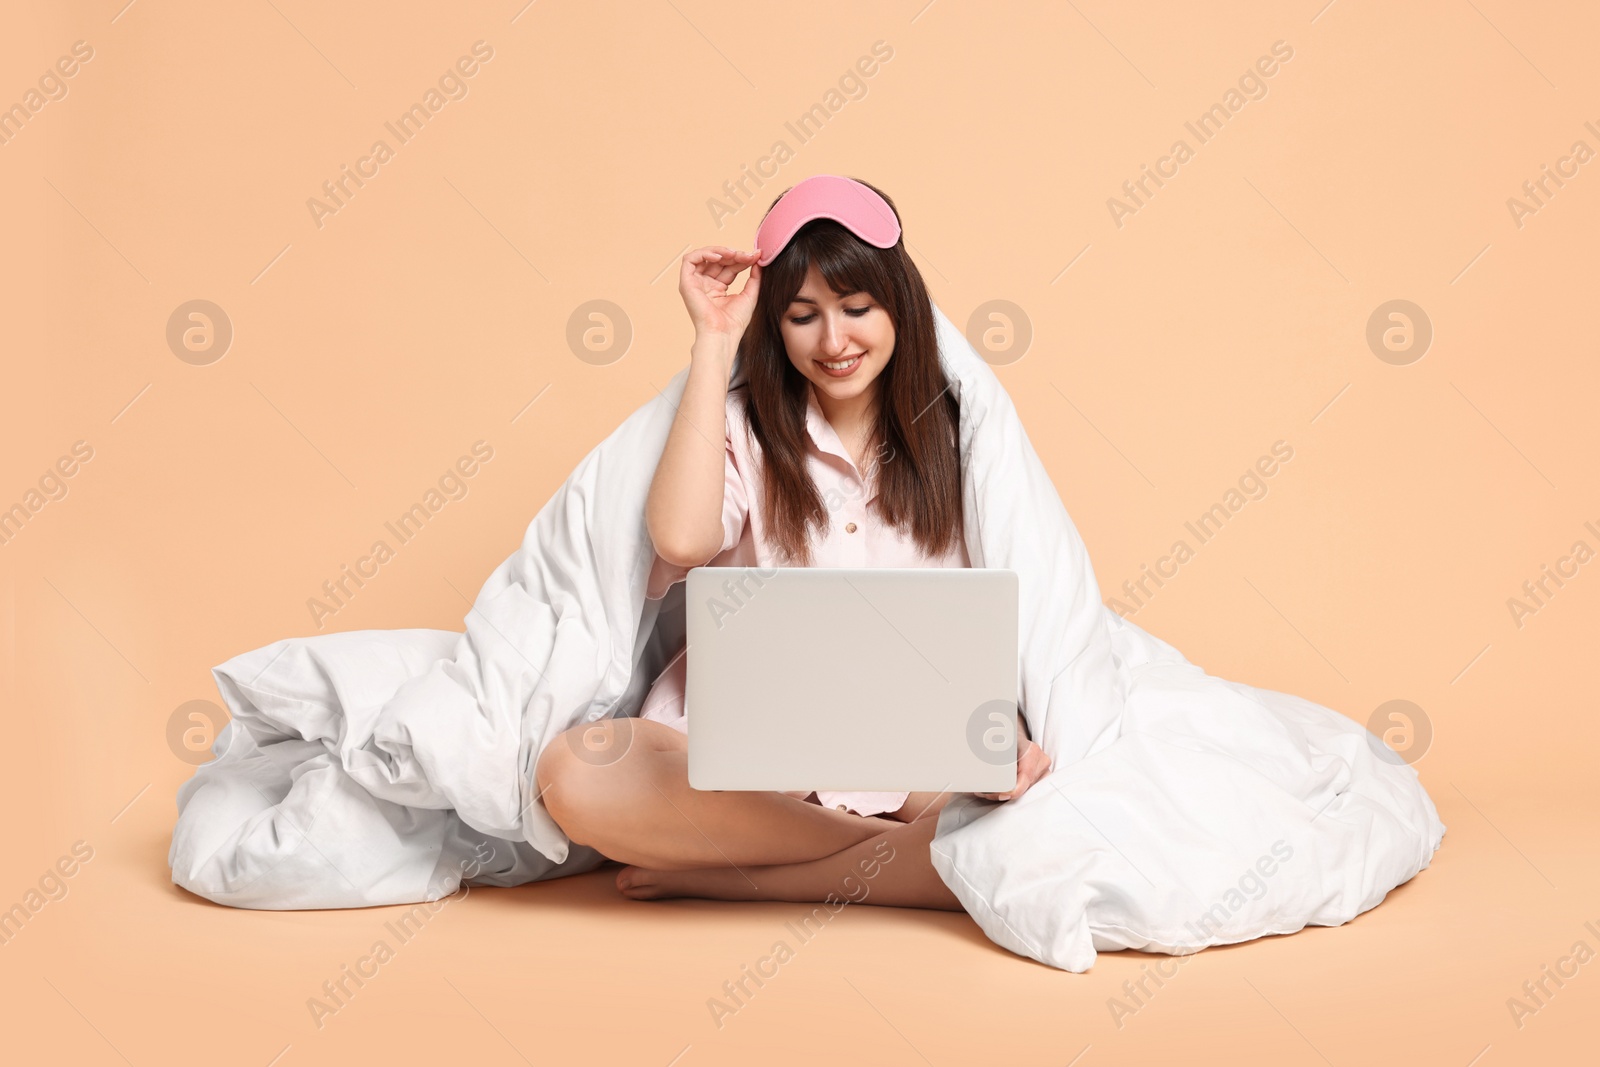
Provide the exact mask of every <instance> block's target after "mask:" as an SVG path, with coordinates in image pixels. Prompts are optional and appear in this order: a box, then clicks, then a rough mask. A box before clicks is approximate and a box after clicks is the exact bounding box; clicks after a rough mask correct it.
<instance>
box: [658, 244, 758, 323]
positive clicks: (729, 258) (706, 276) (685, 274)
mask: <svg viewBox="0 0 1600 1067" xmlns="http://www.w3.org/2000/svg"><path fill="white" fill-rule="evenodd" d="M758 258H759V255H758V254H757V253H755V252H739V251H736V250H734V249H732V248H724V247H723V246H721V245H707V246H706V247H704V248H697V249H695V250H694V251H693V252H690V253H689V254H688V255H686V256H684V257H683V265H682V267H681V268H680V269H679V271H678V292H679V293H680V294H682V296H683V303H684V306H685V307H687V308H688V309H689V318H690V319H691V320H692V321H693V322H694V331H695V335H696V336H698V337H706V336H720V337H725V338H727V339H729V340H731V341H732V342H734V343H735V344H737V343H738V341H739V338H740V337H742V336H744V331H745V327H747V326H749V325H750V318H751V316H752V315H753V314H755V309H756V296H757V294H758V293H759V292H760V291H761V268H760V267H758V266H756V260H757V259H758ZM746 267H748V268H750V277H749V278H748V279H747V280H746V281H745V283H744V288H743V289H741V290H739V291H738V292H737V293H729V292H728V286H729V285H731V284H732V283H733V280H734V279H735V278H737V277H738V276H739V274H740V272H741V271H743V270H744V269H745V268H746Z"/></svg>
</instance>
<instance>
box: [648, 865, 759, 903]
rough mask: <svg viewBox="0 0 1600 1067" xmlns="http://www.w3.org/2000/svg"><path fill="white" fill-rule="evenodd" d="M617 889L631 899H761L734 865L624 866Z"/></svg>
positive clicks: (754, 888)
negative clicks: (687, 867)
mask: <svg viewBox="0 0 1600 1067" xmlns="http://www.w3.org/2000/svg"><path fill="white" fill-rule="evenodd" d="M617 889H618V890H619V891H621V893H622V895H623V896H625V897H627V898H628V899H630V900H664V899H667V898H669V897H699V898H702V899H705V900H758V899H760V897H759V893H758V890H757V889H756V887H755V886H754V885H752V884H751V883H750V881H749V880H748V879H746V877H745V876H744V875H743V874H741V873H740V872H739V871H737V870H734V869H733V868H732V867H703V868H699V869H696V870H687V871H657V870H651V869H649V868H647V867H624V868H622V870H620V871H618V872H617Z"/></svg>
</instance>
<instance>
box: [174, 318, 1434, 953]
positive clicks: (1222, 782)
mask: <svg viewBox="0 0 1600 1067" xmlns="http://www.w3.org/2000/svg"><path fill="white" fill-rule="evenodd" d="M937 318H938V327H939V344H940V351H941V358H942V360H943V362H944V366H945V372H946V374H947V376H948V377H949V378H950V379H951V381H952V382H953V383H954V385H955V388H956V390H958V398H959V400H960V402H961V453H962V469H963V481H964V493H965V510H966V515H967V516H968V522H967V535H966V536H967V551H968V554H969V556H970V558H971V560H972V564H973V566H975V567H1004V568H1010V569H1012V570H1015V571H1016V572H1017V573H1018V575H1019V578H1020V583H1019V584H1020V612H1021V618H1020V635H1019V636H1020V650H1021V679H1020V680H1021V689H1020V698H1021V699H1020V702H1021V707H1022V711H1023V714H1024V715H1025V716H1026V717H1027V720H1028V727H1029V730H1030V732H1031V733H1032V735H1033V736H1034V737H1035V738H1036V739H1037V740H1038V741H1039V743H1040V745H1041V746H1042V747H1043V748H1044V750H1045V751H1046V752H1047V753H1048V754H1049V755H1050V757H1051V759H1052V761H1053V765H1054V770H1053V771H1052V773H1051V774H1050V775H1049V776H1048V777H1047V778H1046V779H1044V780H1043V781H1041V782H1040V783H1039V784H1038V785H1036V786H1035V787H1034V788H1032V789H1031V790H1029V791H1028V792H1027V793H1026V794H1024V795H1023V796H1022V797H1021V798H1019V799H1017V800H1014V801H1009V802H1006V803H990V802H986V801H981V800H978V799H976V798H974V797H971V796H963V797H959V798H957V799H956V800H954V801H952V802H951V803H950V805H949V806H948V807H947V808H946V809H945V810H944V812H942V813H941V815H940V816H939V823H938V832H937V834H936V836H935V838H934V840H933V846H932V849H933V855H932V859H933V863H934V866H935V868H936V869H937V870H938V872H939V875H940V877H941V878H943V879H944V881H945V882H946V884H948V885H949V887H950V888H951V890H952V891H953V892H954V893H955V894H956V896H957V897H958V898H959V899H960V900H961V902H962V904H963V905H964V906H965V907H966V909H967V911H968V912H969V913H970V914H971V915H972V916H973V918H974V919H975V920H976V921H977V922H978V923H979V925H980V926H981V927H982V928H983V930H984V932H985V933H987V934H988V936H989V937H990V938H991V939H993V940H994V941H995V942H997V943H998V944H1000V945H1003V946H1005V947H1006V948H1008V949H1010V950H1011V951H1013V952H1016V953H1019V954H1022V955H1025V956H1029V957H1031V958H1033V959H1036V960H1039V961H1041V962H1043V963H1046V964H1049V965H1051V966H1054V967H1060V968H1065V969H1067V970H1072V971H1083V970H1087V969H1088V968H1089V967H1090V965H1092V964H1093V962H1094V959H1095V953H1096V952H1097V951H1102V950H1117V949H1123V948H1135V949H1144V950H1148V951H1155V952H1165V953H1189V952H1194V951H1197V950H1199V949H1201V948H1204V947H1206V946H1208V945H1217V944H1228V943H1232V942H1236V941H1244V940H1249V939H1251V938H1255V937H1261V936H1263V935H1266V934H1282V933H1291V932H1293V931H1296V930H1299V929H1301V928H1302V927H1304V926H1306V925H1308V924H1315V925H1322V926H1336V925H1339V924H1341V923H1344V922H1347V921H1349V920H1350V919H1351V918H1353V917H1355V916H1356V915H1358V914H1360V913H1361V912H1363V911H1366V910H1367V909H1369V908H1372V907H1374V906H1375V905H1377V904H1378V903H1379V902H1380V901H1381V900H1382V899H1383V898H1384V896H1385V894H1387V893H1388V892H1389V890H1391V889H1393V888H1394V887H1395V886H1397V885H1399V884H1401V883H1403V882H1405V881H1407V880H1408V879H1410V878H1411V877H1412V876H1413V875H1415V874H1416V873H1417V872H1418V871H1420V870H1421V869H1422V868H1424V867H1426V866H1428V864H1429V862H1430V861H1431V859H1432V857H1433V853H1434V850H1435V849H1437V848H1438V847H1439V844H1440V841H1441V839H1442V837H1443V835H1444V831H1445V827H1444V825H1443V824H1442V823H1441V822H1440V821H1439V816H1438V812H1437V811H1436V810H1435V808H1434V805H1433V802H1432V801H1431V800H1430V799H1429V797H1428V794H1427V793H1426V791H1425V790H1424V789H1423V788H1422V785H1421V783H1420V782H1419V781H1418V778H1417V773H1416V771H1415V770H1414V769H1413V768H1412V767H1410V766H1409V765H1407V764H1406V763H1404V762H1403V761H1401V760H1400V759H1399V758H1398V757H1395V756H1394V755H1393V754H1391V753H1389V752H1388V750H1387V749H1385V748H1384V747H1383V746H1382V744H1381V743H1380V742H1377V741H1376V740H1375V739H1374V738H1373V737H1372V736H1371V735H1370V734H1369V733H1368V732H1367V731H1366V729H1365V728H1364V727H1363V726H1361V725H1360V724H1359V723H1357V722H1355V721H1353V720H1351V719H1349V718H1346V717H1345V716H1343V715H1341V714H1339V713H1337V712H1335V711H1332V710H1330V709H1328V708H1325V707H1322V706H1320V705H1317V704H1313V703H1311V702H1309V701H1306V700H1302V699H1299V698H1297V697H1293V696H1288V695H1285V694H1282V693H1275V692H1270V691H1267V690H1262V689H1255V688H1252V687H1250V686H1246V685H1241V684H1239V683H1236V682H1230V681H1226V680H1224V679H1221V678H1216V677H1213V676H1211V675H1207V674H1206V673H1205V672H1203V671H1201V670H1200V669H1199V668H1198V667H1196V666H1194V665H1193V664H1191V663H1189V662H1188V661H1187V660H1186V659H1185V658H1184V657H1183V656H1182V655H1181V654H1180V653H1179V652H1178V651H1177V650H1176V649H1174V648H1173V647H1172V646H1170V645H1168V644H1166V643H1165V642H1163V641H1160V640H1158V639H1157V638H1155V637H1152V636H1151V635H1150V634H1147V633H1145V632H1144V631H1143V630H1141V629H1140V628H1139V627H1137V626H1135V625H1134V624H1133V623H1131V622H1129V621H1127V620H1125V619H1122V618H1120V617H1119V616H1117V615H1116V614H1115V613H1114V612H1113V611H1111V610H1110V609H1109V608H1107V607H1105V605H1104V604H1102V603H1101V600H1100V592H1099V587H1098V585H1097V583H1096V582H1095V577H1094V571H1093V569H1092V567H1091V566H1090V563H1089V557H1088V553H1087V552H1086V550H1085V548H1084V544H1083V541H1082V539H1081V538H1080V537H1079V536H1078V532H1077V530H1076V528H1075V527H1074V526H1073V524H1072V520H1071V519H1070V518H1069V517H1068V516H1067V512H1066V509H1065V508H1064V507H1063V506H1062V503H1061V499H1060V497H1059V495H1058V494H1057V492H1056V489H1055V486H1054V485H1053V484H1052V483H1051V481H1050V479H1049V477H1048V475H1047V474H1046V473H1045V469H1044V467H1043V465H1042V464H1041V463H1040V461H1039V458H1038V456H1037V455H1036V454H1035V453H1034V451H1033V447H1032V445H1031V444H1030V443H1029V441H1028V437H1027V434H1026V433H1025V432H1024V430H1023V427H1022V423H1021V421H1020V419H1019V418H1018V416H1017V413H1016V409H1015V408H1014V407H1013V405H1012V403H1011V400H1010V398H1009V397H1008V396H1007V395H1006V393H1005V391H1004V389H1003V388H1001V386H1000V383H999V381H998V380H997V379H996V377H995V375H994V373H993V372H992V371H991V370H990V369H989V367H988V365H987V364H985V363H984V361H983V360H982V359H981V358H980V357H979V356H978V355H977V353H976V352H974V351H973V349H972V347H971V346H970V345H969V344H968V343H967V341H966V339H965V338H964V337H963V336H962V335H961V333H960V331H959V330H957V329H956V328H955V327H954V326H953V325H952V324H951V323H950V321H949V320H948V319H947V318H946V317H945V316H944V314H943V313H942V312H940V313H937ZM735 375H736V377H742V368H736V369H735ZM686 377H687V371H684V372H681V373H679V375H678V376H677V377H676V378H674V379H673V381H672V383H671V384H670V385H669V386H668V387H667V388H666V390H665V391H664V393H663V395H661V396H659V397H656V398H654V399H652V400H651V401H649V402H648V403H646V404H645V405H644V406H643V407H641V408H640V409H639V410H638V411H636V412H634V413H633V414H632V415H631V416H629V417H628V418H627V419H626V420H625V421H624V422H623V423H622V425H621V426H619V427H618V428H617V429H616V430H615V431H614V432H613V433H612V434H611V435H610V436H609V437H607V438H606V439H605V440H604V441H602V442H601V443H600V444H599V445H598V446H597V447H596V448H595V449H594V450H593V451H592V452H590V453H589V455H587V456H586V457H585V458H584V459H583V461H582V462H581V463H579V464H578V466H577V468H576V469H575V470H574V471H573V472H572V474H571V476H570V477H569V478H568V479H567V481H566V482H565V483H564V484H563V485H562V486H561V488H560V489H558V490H557V491H556V493H555V495H554V496H553V497H552V498H551V499H550V500H549V502H548V503H546V504H545V506H544V507H543V508H541V509H540V511H539V513H538V514H537V515H536V516H535V518H534V520H533V522H532V524H531V525H530V526H529V527H528V531H527V533H526V535H525V536H524V538H523V542H522V545H521V547H520V548H519V549H518V550H517V551H516V552H515V553H513V554H512V555H511V557H510V558H509V559H507V560H505V561H504V562H503V563H502V564H501V565H500V566H499V567H498V568H496V570H495V571H494V573H493V574H491V575H490V576H489V579H488V581H487V582H485V583H484V586H483V588H482V590H481V591H480V592H479V593H478V596H477V599H476V602H475V604H474V606H473V608H472V610H471V611H470V612H469V613H468V615H467V617H466V620H465V626H466V632H465V633H455V632H451V631H443V630H365V631H358V632H352V633H341V634H326V635H318V636H313V637H302V638H288V639H285V640H283V641H279V642H276V643H274V644H271V645H268V646H266V647H264V648H259V649H256V650H255V651H253V652H247V653H245V654H243V655H240V656H237V657H235V658H233V659H231V660H229V661H228V662H227V663H224V664H222V665H221V666H219V667H217V668H215V669H214V671H213V674H214V675H215V677H216V680H217V685H218V687H219V689H220V690H221V693H222V696H223V699H224V700H225V701H226V703H227V705H228V709H229V711H230V712H231V713H232V716H233V718H232V721H231V722H229V723H228V725H227V726H226V727H225V728H224V729H223V730H222V732H221V733H220V734H219V735H218V737H217V740H216V743H215V744H214V746H213V753H214V756H215V758H214V759H212V760H211V762H209V763H207V764H205V765H203V766H201V767H200V768H198V769H197V771H196V772H195V775H194V777H193V778H192V779H191V780H189V781H188V782H186V783H184V785H183V786H182V787H181V788H180V789H179V791H178V798H177V799H178V822H177V825H176V827H175V829H174V831H173V837H172V847H171V851H170V853H169V857H168V860H169V863H170V865H171V867H172V877H173V881H175V882H176V883H177V884H179V885H181V886H183V887H184V888H186V889H188V890H190V891H191V892H194V893H197V894H199V895H200V896H203V897H206V898H208V899H210V900H213V901H216V902H218V903H221V904H229V905H232V906H234V907H242V908H267V909H288V908H342V907H363V906H370V905H377V904H400V903H412V902H422V901H429V900H435V899H438V898H439V897H441V896H445V895H448V894H450V893H453V892H455V891H456V890H457V889H458V888H459V887H460V886H461V884H463V882H465V883H466V884H468V885H473V886H479V885H516V884H519V883H522V882H528V881H533V880H537V879H544V878H554V877H560V876H562V875H567V874H575V873H579V872H582V871H587V870H592V869H593V868H594V867H596V866H598V865H599V864H600V863H601V862H602V857H601V856H600V855H599V854H597V853H596V852H595V851H594V850H593V849H589V848H586V847H583V846H580V845H574V844H572V843H571V842H570V841H569V840H568V839H567V838H566V836H565V835H564V834H563V833H562V832H561V830H560V828H559V827H558V826H557V825H556V824H555V823H554V821H552V820H551V818H550V816H549V814H548V812H546V810H545V808H544V805H543V804H542V802H541V801H539V800H538V798H537V797H536V796H535V795H534V791H533V786H532V778H533V775H532V769H533V765H534V760H535V758H536V757H537V755H538V754H539V752H540V751H541V750H542V749H543V747H544V746H545V745H546V744H548V743H550V741H551V740H552V739H553V738H555V737H556V736H557V735H558V734H560V733H561V732H562V731H564V730H566V729H567V728H569V727H571V726H573V725H575V724H577V723H580V722H586V721H592V720H595V719H598V718H601V717H604V716H606V715H608V714H616V715H635V714H637V713H638V710H639V706H640V703H641V702H642V700H643V698H644V695H645V692H646V690H647V688H648V686H649V684H650V681H651V679H653V678H655V677H656V675H657V674H658V673H659V672H660V670H661V668H662V667H663V666H664V665H665V663H666V661H667V660H668V658H670V656H671V655H672V654H673V653H675V652H676V651H677V649H678V648H679V647H681V645H682V643H683V639H684V616H683V587H682V585H681V584H680V585H678V586H677V587H675V588H674V589H673V591H672V592H671V593H669V594H668V595H667V597H665V598H664V599H662V600H660V601H649V600H646V598H645V595H644V594H645V584H646V579H647V577H648V574H649V570H650V564H651V562H652V560H653V558H654V553H653V550H652V548H651V544H650V539H649V536H648V534H647V533H646V530H645V525H644V501H645V497H646V495H647V493H648V490H649V485H650V480H651V478H652V476H653V475H654V472H655V461H656V459H657V457H658V456H659V455H660V454H661V450H662V447H663V446H664V444H665V442H666V437H667V431H668V429H669V428H670V426H671V423H672V419H673V415H674V411H675V406H674V405H675V403H676V401H677V399H678V397H679V396H681V394H682V391H683V385H684V381H685V379H686ZM485 857H487V859H486V858H485ZM469 868H470V871H469Z"/></svg>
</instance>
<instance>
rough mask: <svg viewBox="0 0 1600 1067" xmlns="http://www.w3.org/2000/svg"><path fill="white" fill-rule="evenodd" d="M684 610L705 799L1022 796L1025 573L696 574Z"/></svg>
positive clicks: (697, 774)
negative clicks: (835, 793)
mask: <svg viewBox="0 0 1600 1067" xmlns="http://www.w3.org/2000/svg"><path fill="white" fill-rule="evenodd" d="M684 604H685V611H686V615H687V622H688V646H689V647H688V688H687V693H686V699H685V712H686V714H687V715H688V718H689V784H690V785H691V786H693V787H694V788H696V789H775V790H798V789H806V790H812V789H839V790H872V791H884V792H891V791H892V792H899V791H902V790H905V791H910V790H929V791H946V790H953V791H957V792H971V793H979V792H984V793H987V792H1004V791H1005V790H1008V789H1010V788H1011V787H1012V786H1013V785H1015V784H1016V758H1017V757H1016V750H1017V730H1016V717H1017V673H1018V671H1017V575H1016V572H1015V571H1010V570H1000V569H987V568H874V569H862V570H857V569H850V568H829V567H766V568H761V567H695V568H693V569H692V570H690V571H689V574H688V577H687V579H686V584H685V600H684Z"/></svg>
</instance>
